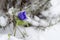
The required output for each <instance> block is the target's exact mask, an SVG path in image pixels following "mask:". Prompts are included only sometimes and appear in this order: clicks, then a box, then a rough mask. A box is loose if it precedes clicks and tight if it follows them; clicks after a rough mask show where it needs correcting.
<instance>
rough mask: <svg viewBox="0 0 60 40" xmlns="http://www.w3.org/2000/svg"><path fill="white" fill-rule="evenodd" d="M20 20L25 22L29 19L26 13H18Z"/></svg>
mask: <svg viewBox="0 0 60 40" xmlns="http://www.w3.org/2000/svg"><path fill="white" fill-rule="evenodd" d="M18 18H19V19H20V20H25V19H27V17H26V11H21V12H19V13H18Z"/></svg>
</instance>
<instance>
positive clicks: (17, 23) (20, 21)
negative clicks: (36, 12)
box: [15, 17, 28, 26]
mask: <svg viewBox="0 0 60 40" xmlns="http://www.w3.org/2000/svg"><path fill="white" fill-rule="evenodd" d="M15 20H16V26H24V25H27V26H28V22H25V21H23V20H20V19H18V17H15Z"/></svg>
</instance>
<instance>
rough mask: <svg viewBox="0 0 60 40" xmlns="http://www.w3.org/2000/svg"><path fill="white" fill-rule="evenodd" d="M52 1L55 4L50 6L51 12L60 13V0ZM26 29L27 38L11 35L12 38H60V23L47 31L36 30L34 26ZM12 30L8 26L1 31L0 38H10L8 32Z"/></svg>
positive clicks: (3, 39)
mask: <svg viewBox="0 0 60 40" xmlns="http://www.w3.org/2000/svg"><path fill="white" fill-rule="evenodd" d="M51 3H52V5H53V6H52V7H51V8H50V11H51V13H52V14H56V15H59V14H60V0H51ZM10 28H11V27H10ZM21 29H22V28H21ZM25 30H26V33H27V37H26V38H25V39H19V36H16V37H14V36H10V40H60V23H58V24H56V25H54V26H53V27H50V28H47V29H46V30H45V31H41V30H36V29H34V28H33V27H28V28H26V29H25ZM22 31H24V29H22ZM3 32H5V34H3ZM10 32H11V30H10V29H8V27H7V29H6V31H4V30H3V31H2V32H1V31H0V40H8V33H10ZM17 34H19V32H17ZM28 35H29V36H28ZM20 36H21V35H20Z"/></svg>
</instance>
